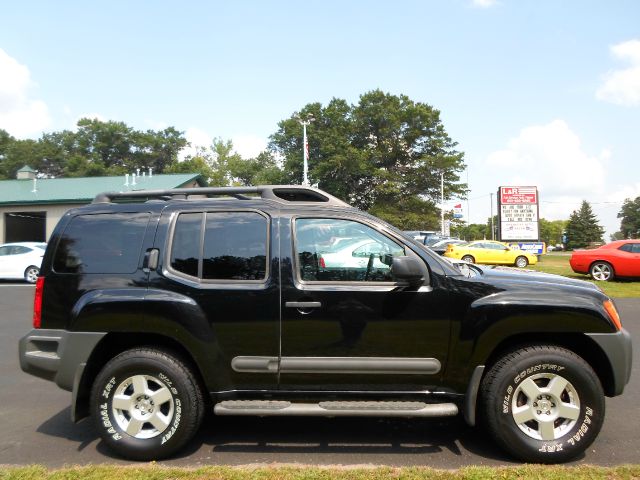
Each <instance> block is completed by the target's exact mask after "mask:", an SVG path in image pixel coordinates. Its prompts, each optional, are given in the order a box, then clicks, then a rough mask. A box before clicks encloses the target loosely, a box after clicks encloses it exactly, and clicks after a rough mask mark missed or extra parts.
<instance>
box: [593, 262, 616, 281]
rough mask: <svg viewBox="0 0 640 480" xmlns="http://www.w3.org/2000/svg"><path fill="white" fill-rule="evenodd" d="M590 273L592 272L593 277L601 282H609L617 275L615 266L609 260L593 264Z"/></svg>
mask: <svg viewBox="0 0 640 480" xmlns="http://www.w3.org/2000/svg"><path fill="white" fill-rule="evenodd" d="M589 273H590V274H591V278H593V279H594V280H597V281H601V282H608V281H610V280H613V279H614V277H615V274H614V273H613V267H612V266H611V265H610V264H608V263H607V262H595V263H594V264H593V265H591V268H590V269H589Z"/></svg>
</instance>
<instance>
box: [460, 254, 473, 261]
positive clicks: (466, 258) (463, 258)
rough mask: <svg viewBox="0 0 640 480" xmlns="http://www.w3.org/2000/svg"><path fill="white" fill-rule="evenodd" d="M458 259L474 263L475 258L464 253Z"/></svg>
mask: <svg viewBox="0 0 640 480" xmlns="http://www.w3.org/2000/svg"><path fill="white" fill-rule="evenodd" d="M460 260H462V261H463V262H467V263H476V259H475V258H473V257H472V256H471V255H464V256H463V257H462V258H461V259H460Z"/></svg>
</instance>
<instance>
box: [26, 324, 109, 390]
mask: <svg viewBox="0 0 640 480" xmlns="http://www.w3.org/2000/svg"><path fill="white" fill-rule="evenodd" d="M105 335H106V334H105V333H96V332H69V331H66V330H46V329H39V330H32V331H31V332H29V333H28V334H27V335H25V336H24V337H22V338H21V339H20V345H19V357H20V368H22V370H23V371H24V372H26V373H28V374H30V375H34V376H36V377H40V378H44V379H45V380H50V381H52V382H55V383H56V385H58V386H59V387H60V388H62V389H64V390H68V391H73V389H74V383H76V382H77V381H78V380H79V379H78V378H77V376H78V374H81V373H82V370H83V369H84V366H85V365H86V363H87V360H88V359H89V356H90V355H91V352H93V349H94V348H95V346H96V345H97V344H98V342H100V340H101V339H102V338H103V337H104V336H105Z"/></svg>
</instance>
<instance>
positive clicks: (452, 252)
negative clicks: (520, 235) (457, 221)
mask: <svg viewBox="0 0 640 480" xmlns="http://www.w3.org/2000/svg"><path fill="white" fill-rule="evenodd" d="M444 256H445V257H449V258H458V259H460V260H463V261H465V262H469V263H488V264H490V265H515V266H516V267H520V268H524V267H526V266H527V265H535V264H536V263H538V257H537V256H535V255H533V254H531V253H527V252H525V251H523V250H517V249H514V248H511V247H510V246H509V245H507V244H505V243H501V242H494V241H492V240H478V241H476V242H470V243H465V244H463V245H449V246H448V247H447V251H446V252H444Z"/></svg>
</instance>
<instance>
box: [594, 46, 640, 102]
mask: <svg viewBox="0 0 640 480" xmlns="http://www.w3.org/2000/svg"><path fill="white" fill-rule="evenodd" d="M610 50H611V54H612V55H613V56H614V57H615V58H617V59H618V60H621V61H624V62H627V63H629V64H631V65H630V66H629V67H628V68H625V69H621V70H613V71H610V72H609V73H607V74H606V75H605V76H604V83H603V84H602V85H601V86H600V88H598V90H597V91H596V98H598V100H603V101H605V102H611V103H615V104H617V105H624V106H637V105H640V40H629V41H627V42H622V43H619V44H617V45H613V46H612V47H611V49H610Z"/></svg>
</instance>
